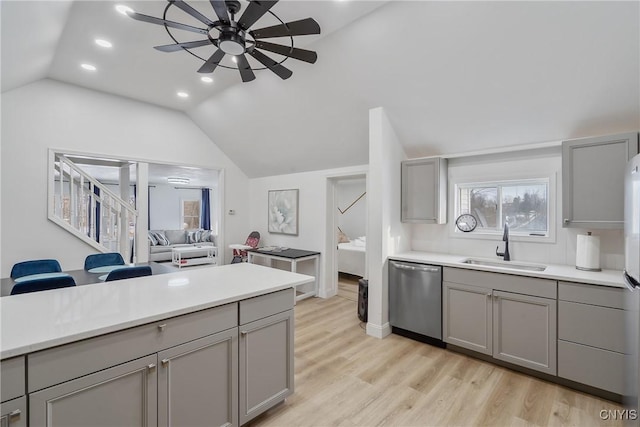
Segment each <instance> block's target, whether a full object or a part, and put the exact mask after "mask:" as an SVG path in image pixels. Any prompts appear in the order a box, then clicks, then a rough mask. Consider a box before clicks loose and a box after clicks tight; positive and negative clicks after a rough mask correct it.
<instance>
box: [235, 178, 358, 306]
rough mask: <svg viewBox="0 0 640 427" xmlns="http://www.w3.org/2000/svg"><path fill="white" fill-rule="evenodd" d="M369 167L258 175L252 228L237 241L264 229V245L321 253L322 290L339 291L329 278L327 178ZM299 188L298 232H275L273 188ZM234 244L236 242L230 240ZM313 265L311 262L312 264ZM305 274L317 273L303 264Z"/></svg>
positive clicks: (326, 293) (253, 181) (326, 292)
mask: <svg viewBox="0 0 640 427" xmlns="http://www.w3.org/2000/svg"><path fill="white" fill-rule="evenodd" d="M366 171H367V167H366V166H356V167H349V168H339V169H327V170H321V171H313V172H304V173H295V174H288V175H277V176H270V177H265V178H255V179H251V180H250V181H249V191H250V196H249V198H250V201H251V202H250V203H251V215H250V220H249V224H250V225H249V228H248V229H247V230H245V232H244V236H243V237H242V239H241V240H238V241H237V243H244V241H245V240H246V238H247V236H248V235H249V233H250V232H251V231H253V230H256V231H258V232H260V236H261V238H260V246H285V247H289V248H296V249H304V250H311V251H318V252H321V255H320V271H321V273H320V275H321V279H320V281H321V283H320V289H319V293H320V296H321V297H327V296H330V295H333V294H334V293H335V289H332V285H331V281H329V280H327V279H328V277H329V274H331V271H330V270H329V271H327V268H328V266H327V264H326V256H325V255H326V253H325V243H326V228H327V179H328V178H331V177H337V176H341V175H356V174H363V173H366ZM296 188H297V189H299V193H298V195H299V196H298V197H299V199H298V206H299V208H298V235H297V236H290V235H284V234H272V233H269V232H268V228H267V197H268V192H269V190H287V189H296ZM230 243H232V242H230ZM309 264H310V263H309ZM300 272H302V273H309V274H313V272H312V270H309V267H308V266H307V267H306V269H305V267H304V266H303V270H301V271H300Z"/></svg>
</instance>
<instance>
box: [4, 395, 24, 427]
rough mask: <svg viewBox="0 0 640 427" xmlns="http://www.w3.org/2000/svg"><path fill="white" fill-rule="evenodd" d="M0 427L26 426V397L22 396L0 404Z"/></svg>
mask: <svg viewBox="0 0 640 427" xmlns="http://www.w3.org/2000/svg"><path fill="white" fill-rule="evenodd" d="M0 426H1V427H26V426H27V397H26V396H22V397H18V398H17V399H12V400H9V401H6V402H2V403H0Z"/></svg>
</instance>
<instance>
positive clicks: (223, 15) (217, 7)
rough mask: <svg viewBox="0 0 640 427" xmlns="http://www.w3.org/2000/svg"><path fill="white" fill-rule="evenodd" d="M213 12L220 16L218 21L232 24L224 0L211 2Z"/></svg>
mask: <svg viewBox="0 0 640 427" xmlns="http://www.w3.org/2000/svg"><path fill="white" fill-rule="evenodd" d="M209 3H211V6H212V7H213V10H214V11H215V12H216V15H218V19H219V20H221V21H222V22H231V20H230V19H229V12H227V5H226V4H225V3H224V0H209Z"/></svg>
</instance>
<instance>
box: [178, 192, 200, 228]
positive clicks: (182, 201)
mask: <svg viewBox="0 0 640 427" xmlns="http://www.w3.org/2000/svg"><path fill="white" fill-rule="evenodd" d="M185 202H198V203H200V204H202V200H201V199H180V228H183V227H184V224H185V223H186V221H185V220H184V204H185ZM201 215H202V206H200V212H199V213H198V226H197V227H196V228H200V224H201V223H202V218H200V216H201ZM187 230H192V228H187Z"/></svg>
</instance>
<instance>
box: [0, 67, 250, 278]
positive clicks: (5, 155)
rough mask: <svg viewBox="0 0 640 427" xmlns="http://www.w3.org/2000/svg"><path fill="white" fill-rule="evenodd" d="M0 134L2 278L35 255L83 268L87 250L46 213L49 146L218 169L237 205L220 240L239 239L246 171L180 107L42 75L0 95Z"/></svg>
mask: <svg viewBox="0 0 640 427" xmlns="http://www.w3.org/2000/svg"><path fill="white" fill-rule="evenodd" d="M1 135H2V163H1V165H2V171H1V176H2V216H1V218H2V223H1V230H2V243H1V246H2V260H1V262H0V276H2V277H6V276H8V274H9V271H10V269H11V266H12V265H13V264H14V263H15V262H18V261H23V260H27V259H34V258H57V259H58V260H60V262H61V264H62V267H63V269H76V268H82V266H83V262H84V258H85V256H86V255H88V254H89V253H92V252H94V250H93V249H92V248H91V247H90V246H88V245H87V244H85V243H83V242H81V241H80V240H77V239H76V238H74V237H72V236H71V235H69V234H68V233H67V232H65V231H64V230H63V229H62V228H60V227H58V226H57V225H55V224H53V223H51V222H50V221H48V219H47V207H46V200H47V149H48V148H50V147H51V148H55V149H60V150H69V151H79V152H87V153H93V154H104V155H105V156H108V157H116V158H128V159H139V160H149V161H151V162H155V163H174V164H176V163H180V164H185V165H193V166H200V167H203V168H209V169H224V170H225V175H224V183H225V186H226V188H225V190H226V191H224V203H225V208H226V209H234V210H235V212H236V214H235V215H233V216H226V217H225V222H224V231H225V235H226V240H227V241H238V240H240V239H242V241H244V239H245V238H246V235H247V224H248V223H249V212H248V210H249V208H250V205H249V202H248V200H249V198H248V194H249V192H248V188H249V187H248V178H247V177H246V175H245V174H244V173H242V171H241V170H240V169H239V168H238V167H237V166H236V165H235V164H234V163H232V162H231V161H230V160H229V159H228V158H227V156H225V155H224V154H223V153H222V151H220V150H219V149H218V147H217V146H216V145H215V144H214V143H212V142H211V140H210V139H209V138H208V137H207V136H206V135H205V134H204V133H203V132H202V131H201V130H200V129H199V128H198V127H197V126H196V125H194V123H193V122H192V121H191V120H190V119H189V117H187V116H186V115H185V114H183V113H180V112H177V111H173V110H169V109H166V108H161V107H157V106H153V105H150V104H145V103H142V102H138V101H133V100H130V99H126V98H122V97H118V96H113V95H107V94H104V93H101V92H95V91H92V90H87V89H83V88H80V87H77V86H72V85H68V84H64V83H60V82H56V81H53V80H48V79H47V80H41V81H38V82H36V83H33V84H30V85H27V86H23V87H21V88H18V89H15V90H12V91H9V92H5V93H3V94H2V134H1ZM18 177H19V178H20V179H17V178H18ZM226 252H227V258H226V259H227V261H229V260H230V256H229V255H230V251H229V250H226Z"/></svg>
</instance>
